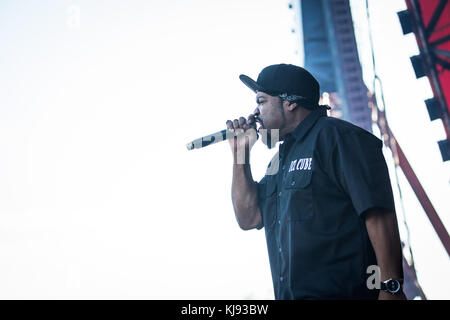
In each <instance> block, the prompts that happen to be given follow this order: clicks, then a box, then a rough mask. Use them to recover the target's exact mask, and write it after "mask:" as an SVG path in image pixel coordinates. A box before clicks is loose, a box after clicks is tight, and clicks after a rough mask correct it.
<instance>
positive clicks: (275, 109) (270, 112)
mask: <svg viewBox="0 0 450 320" xmlns="http://www.w3.org/2000/svg"><path fill="white" fill-rule="evenodd" d="M256 104H257V107H256V109H255V111H254V112H253V113H254V114H255V115H258V117H259V118H260V119H261V120H262V123H261V126H262V128H264V129H282V128H283V127H284V126H285V124H286V115H285V112H284V109H283V100H282V99H281V98H279V97H274V96H271V95H268V94H267V93H264V92H258V93H257V94H256Z"/></svg>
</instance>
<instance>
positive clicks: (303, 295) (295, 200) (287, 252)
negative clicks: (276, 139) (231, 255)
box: [258, 110, 395, 299]
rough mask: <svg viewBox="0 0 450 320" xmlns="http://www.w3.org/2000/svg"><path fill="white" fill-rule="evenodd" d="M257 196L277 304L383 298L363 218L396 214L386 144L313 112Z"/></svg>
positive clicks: (287, 143) (286, 145)
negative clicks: (375, 285) (370, 280)
mask: <svg viewBox="0 0 450 320" xmlns="http://www.w3.org/2000/svg"><path fill="white" fill-rule="evenodd" d="M278 159H279V160H278ZM277 160H278V161H277ZM258 199H259V206H260V209H261V213H262V220H263V222H262V225H261V226H259V227H258V229H259V228H262V227H264V228H265V233H266V240H267V248H268V251H269V260H270V267H271V272H272V280H273V286H274V292H275V298H276V299H375V298H376V297H377V295H378V292H377V290H369V289H368V288H367V286H366V281H367V277H368V274H367V273H366V272H367V267H368V266H369V265H376V264H377V262H376V257H375V253H374V251H373V248H372V245H371V242H370V239H369V236H368V234H367V230H366V226H365V221H364V216H363V214H364V212H365V211H366V210H368V209H370V208H374V207H379V208H385V209H389V210H395V207H394V200H393V195H392V189H391V184H390V181H389V173H388V169H387V166H386V162H385V160H384V157H383V154H382V142H381V140H380V139H378V138H377V137H375V136H374V135H372V134H371V133H369V132H367V131H365V130H363V129H361V128H359V127H357V126H355V125H352V124H351V123H349V122H346V121H343V120H340V119H336V118H333V117H327V115H326V111H325V110H317V111H314V112H312V113H311V114H310V115H308V116H307V118H306V119H304V120H303V121H302V122H301V123H300V124H299V126H298V127H297V128H296V129H295V130H294V131H293V132H291V133H289V134H287V135H286V137H285V138H284V141H283V143H281V144H280V146H279V152H278V153H277V155H275V157H274V159H272V161H271V162H270V164H269V167H268V169H267V172H266V175H265V176H264V177H263V179H262V180H261V181H260V182H259V183H258Z"/></svg>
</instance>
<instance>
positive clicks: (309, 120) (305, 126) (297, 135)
mask: <svg viewBox="0 0 450 320" xmlns="http://www.w3.org/2000/svg"><path fill="white" fill-rule="evenodd" d="M324 116H325V117H326V116H327V110H326V109H324V108H320V109H318V110H314V111H313V112H311V113H310V114H308V115H307V116H306V118H305V119H303V121H302V122H300V124H299V125H298V126H297V128H295V129H294V130H293V131H291V132H289V133H288V134H286V136H285V137H284V139H283V140H284V141H285V142H287V140H291V139H292V138H294V139H295V140H301V139H302V138H303V137H304V136H306V134H307V133H308V131H309V130H310V129H311V128H312V127H313V126H314V124H315V123H316V122H317V120H318V119H319V118H320V117H324Z"/></svg>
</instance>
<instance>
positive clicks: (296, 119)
mask: <svg viewBox="0 0 450 320" xmlns="http://www.w3.org/2000/svg"><path fill="white" fill-rule="evenodd" d="M311 112H312V111H311V110H308V109H305V108H301V107H300V108H299V110H297V112H295V113H294V115H293V117H291V121H289V122H288V123H286V125H285V126H284V128H283V129H280V138H284V136H285V135H286V134H288V133H290V132H292V131H294V130H295V128H297V127H298V125H299V124H300V123H301V122H302V121H303V120H305V118H306V117H307V116H308V115H309V114H310V113H311ZM288 118H289V117H288Z"/></svg>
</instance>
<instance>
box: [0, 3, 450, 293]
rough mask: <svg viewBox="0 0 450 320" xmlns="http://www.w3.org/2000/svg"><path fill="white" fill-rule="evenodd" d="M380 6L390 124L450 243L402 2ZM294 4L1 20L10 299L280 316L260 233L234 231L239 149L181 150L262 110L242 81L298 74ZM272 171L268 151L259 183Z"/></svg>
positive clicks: (434, 285)
mask: <svg viewBox="0 0 450 320" xmlns="http://www.w3.org/2000/svg"><path fill="white" fill-rule="evenodd" d="M364 2H365V1H363V0H353V1H352V4H354V9H355V10H356V11H357V12H361V13H364V11H363V10H362V9H363V8H364V6H363V4H364ZM371 2H374V7H373V9H374V12H373V13H372V15H373V22H374V32H375V47H376V50H377V63H378V65H377V67H378V69H379V73H380V75H381V77H382V79H383V81H384V87H385V95H386V100H387V104H388V107H387V109H388V117H389V121H390V123H391V126H392V128H393V130H394V133H395V134H396V136H397V138H398V140H399V141H400V143H401V145H402V146H403V148H404V149H405V153H406V155H407V156H408V157H409V158H410V161H411V162H412V165H413V167H414V169H415V170H416V173H417V174H418V176H419V178H420V179H421V181H422V182H423V184H424V186H425V188H426V190H427V192H429V196H430V198H431V200H432V201H433V204H434V205H435V207H436V209H437V211H438V213H440V215H441V218H442V220H444V222H445V223H446V225H447V228H449V226H450V223H449V217H448V212H449V200H448V197H447V195H448V194H449V192H448V191H449V190H448V189H449V176H450V175H449V173H450V170H449V165H448V163H443V162H442V161H441V160H440V154H439V151H438V148H437V144H436V142H435V141H437V140H438V139H442V138H443V133H442V132H441V131H442V130H441V129H440V128H439V124H434V123H431V122H430V121H429V120H428V115H427V113H426V109H425V106H424V104H423V100H424V99H426V98H428V97H430V90H429V89H427V88H426V82H425V84H424V81H422V80H425V81H426V79H422V80H416V79H415V78H414V75H413V71H412V68H411V66H410V62H409V56H411V55H413V53H414V50H415V52H417V48H416V46H415V39H414V37H413V36H411V35H410V36H403V35H402V34H401V30H400V27H399V24H398V19H397V16H396V12H397V11H399V10H401V9H403V8H404V4H403V0H396V1H388V0H383V1H380V0H378V1H376V3H375V1H371ZM287 3H288V1H269V0H264V1H261V0H251V1H250V0H247V1H238V0H233V1H206V0H203V1H201V0H195V1H189V2H188V1H181V0H178V1H137V0H134V1H124V0H122V1H119V0H109V1H98V0H97V1H87V0H80V1H75V0H73V1H68V0H67V1H39V4H38V2H35V1H2V2H1V4H0V48H2V49H1V50H0V88H1V89H0V260H1V262H0V284H1V285H0V298H3V299H10V298H40V299H47V298H60V299H66V298H75V299H77V298H82V299H91V298H105V299H109V298H121V299H128V298H137V299H197V298H199V299H241V298H250V299H253V298H259V299H264V298H269V299H270V298H273V293H272V284H271V277H270V270H269V262H268V257H267V251H266V243H265V238H264V231H262V230H261V231H249V232H243V231H241V230H240V229H239V228H238V226H237V224H236V222H235V218H234V213H233V209H232V205H231V195H230V190H231V168H232V166H231V164H232V161H231V160H232V159H231V155H230V152H229V147H228V145H227V144H226V143H223V144H218V145H214V146H210V147H208V148H205V149H202V150H194V151H187V150H186V148H185V144H186V143H187V142H188V141H190V140H192V139H194V138H197V137H199V136H202V135H204V134H207V133H211V132H215V131H217V130H220V129H221V128H223V127H224V126H225V121H226V120H227V119H232V118H236V117H239V116H241V115H243V116H247V115H248V114H249V113H251V112H252V111H253V110H254V108H255V102H254V95H253V94H252V92H251V91H250V90H248V88H246V87H245V86H244V85H243V84H242V83H241V82H240V81H239V79H238V75H239V74H241V73H245V74H248V75H250V76H252V77H256V76H257V74H258V72H259V71H260V70H261V69H262V68H263V67H264V66H266V65H269V64H273V63H280V62H285V63H294V64H299V61H300V58H299V56H298V54H296V50H297V43H296V39H297V38H296V35H295V34H293V33H291V29H292V28H293V27H295V21H294V17H293V12H292V11H290V10H288V8H287ZM77 10H79V13H80V15H79V18H80V19H79V22H80V23H79V27H77V25H76V23H75V24H74V23H73V21H76V17H75V20H73V19H74V14H76V12H77ZM364 19H365V16H364V15H362V14H359V15H358V16H356V17H355V20H356V21H355V22H356V23H357V25H358V30H357V31H358V32H359V39H358V42H359V44H361V45H362V46H363V47H364V46H365V47H366V48H367V41H366V40H365V39H364V37H365V36H367V28H366V27H367V26H365V25H364ZM365 28H366V29H365ZM367 54H368V52H364V50H362V51H361V57H362V62H363V63H367V62H370V60H369V57H368V56H367ZM369 67H370V65H369ZM366 76H367V77H370V74H369V75H366ZM368 79H369V78H368ZM424 88H425V89H424ZM418 128H420V130H419V129H418ZM272 153H273V152H272V151H268V150H266V148H265V147H264V146H262V145H261V144H259V143H258V144H257V145H256V146H255V148H254V152H253V155H252V166H253V172H254V178H255V180H259V179H260V178H261V177H262V175H263V174H264V171H265V168H266V166H267V163H268V161H269V160H270V158H271V155H272ZM403 185H405V184H404V183H403ZM394 187H395V186H394ZM403 192H404V198H405V205H406V209H407V218H408V222H409V224H410V229H411V237H412V239H411V242H412V246H413V250H414V255H415V259H416V264H417V271H418V274H419V280H420V282H421V284H422V286H423V289H424V291H425V293H426V294H427V295H428V296H429V297H430V298H447V299H448V298H450V292H449V290H448V288H449V285H450V283H449V277H448V272H447V270H448V269H449V260H448V256H447V254H446V253H445V251H444V250H443V248H442V246H441V244H440V242H439V240H438V239H437V237H436V235H435V234H434V233H433V230H432V229H431V226H430V224H429V222H428V220H427V218H426V216H425V214H424V213H423V211H422V210H421V208H420V205H419V204H418V202H417V200H415V198H414V195H413V194H412V193H411V191H410V190H409V189H408V188H406V187H405V188H404V191H403Z"/></svg>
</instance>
